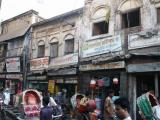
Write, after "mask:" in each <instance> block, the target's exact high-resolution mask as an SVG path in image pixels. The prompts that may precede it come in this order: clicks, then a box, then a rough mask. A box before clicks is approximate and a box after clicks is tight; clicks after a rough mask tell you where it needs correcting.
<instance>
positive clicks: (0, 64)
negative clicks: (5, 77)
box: [0, 62, 5, 73]
mask: <svg viewBox="0 0 160 120" xmlns="http://www.w3.org/2000/svg"><path fill="white" fill-rule="evenodd" d="M4 66H5V62H0V72H1V73H2V72H4V71H3V70H4Z"/></svg>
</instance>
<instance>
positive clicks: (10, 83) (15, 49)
mask: <svg viewBox="0 0 160 120" xmlns="http://www.w3.org/2000/svg"><path fill="white" fill-rule="evenodd" d="M41 19H42V18H41V17H39V16H38V12H36V11H34V10H29V11H27V12H25V13H22V14H20V15H18V16H15V17H13V18H11V19H8V20H5V21H3V22H2V23H1V34H0V44H1V45H0V50H1V55H0V56H1V60H0V70H1V71H0V79H1V81H0V82H1V87H3V88H5V87H9V88H10V89H11V93H12V94H16V93H17V92H18V91H21V90H22V87H23V86H24V79H25V78H24V70H26V69H24V68H26V66H23V65H25V64H26V63H25V61H24V59H23V58H24V54H23V53H24V48H25V46H24V44H25V42H27V40H28V31H29V29H30V26H31V24H33V23H35V22H38V21H40V20H41Z"/></svg>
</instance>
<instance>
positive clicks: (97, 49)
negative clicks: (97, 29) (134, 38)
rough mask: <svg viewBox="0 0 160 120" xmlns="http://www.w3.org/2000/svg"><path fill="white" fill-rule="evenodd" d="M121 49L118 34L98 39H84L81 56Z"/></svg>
mask: <svg viewBox="0 0 160 120" xmlns="http://www.w3.org/2000/svg"><path fill="white" fill-rule="evenodd" d="M121 50H122V43H121V37H120V35H117V36H114V37H109V38H103V39H98V40H97V39H96V40H90V41H86V42H85V43H84V45H83V46H82V58H85V57H91V56H95V55H100V54H103V53H109V52H116V51H121Z"/></svg>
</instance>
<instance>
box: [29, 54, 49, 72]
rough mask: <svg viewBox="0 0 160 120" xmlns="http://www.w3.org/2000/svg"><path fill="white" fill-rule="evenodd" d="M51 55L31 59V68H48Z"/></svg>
mask: <svg viewBox="0 0 160 120" xmlns="http://www.w3.org/2000/svg"><path fill="white" fill-rule="evenodd" d="M48 63H49V57H44V58H36V59H33V60H31V61H30V70H31V71H32V70H43V69H45V68H48Z"/></svg>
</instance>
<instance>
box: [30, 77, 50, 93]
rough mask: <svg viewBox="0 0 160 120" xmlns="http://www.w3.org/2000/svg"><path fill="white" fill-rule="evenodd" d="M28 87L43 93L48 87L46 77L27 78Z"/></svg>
mask: <svg viewBox="0 0 160 120" xmlns="http://www.w3.org/2000/svg"><path fill="white" fill-rule="evenodd" d="M27 81H28V85H27V88H30V89H37V90H40V91H44V90H46V89H47V87H48V80H47V76H46V75H40V74H36V75H30V76H27Z"/></svg>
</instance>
